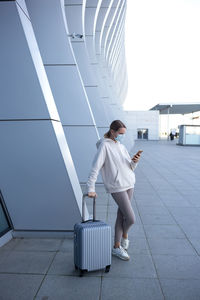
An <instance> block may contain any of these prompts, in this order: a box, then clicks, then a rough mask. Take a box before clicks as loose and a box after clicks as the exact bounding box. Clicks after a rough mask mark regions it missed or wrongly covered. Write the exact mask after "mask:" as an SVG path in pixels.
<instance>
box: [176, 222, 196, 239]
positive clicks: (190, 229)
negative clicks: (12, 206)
mask: <svg viewBox="0 0 200 300" xmlns="http://www.w3.org/2000/svg"><path fill="white" fill-rule="evenodd" d="M180 227H181V228H182V230H183V231H184V232H185V234H186V236H187V237H188V239H190V238H194V239H199V238H200V227H199V226H197V225H196V224H190V225H189V226H188V225H187V224H181V225H180Z"/></svg>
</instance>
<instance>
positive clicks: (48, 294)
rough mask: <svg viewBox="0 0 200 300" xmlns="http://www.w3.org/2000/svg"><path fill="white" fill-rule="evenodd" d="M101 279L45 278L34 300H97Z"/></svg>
mask: <svg viewBox="0 0 200 300" xmlns="http://www.w3.org/2000/svg"><path fill="white" fill-rule="evenodd" d="M100 286H101V278H98V277H84V276H83V277H73V276H55V275H48V276H46V278H45V280H44V282H43V284H42V287H41V288H40V290H39V292H38V294H37V297H36V298H35V299H36V300H47V299H48V300H64V299H66V300H68V299H69V300H83V299H91V300H99V295H100Z"/></svg>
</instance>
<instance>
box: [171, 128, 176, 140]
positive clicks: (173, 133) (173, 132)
mask: <svg viewBox="0 0 200 300" xmlns="http://www.w3.org/2000/svg"><path fill="white" fill-rule="evenodd" d="M175 134H176V130H175V129H172V130H171V132H170V135H169V136H170V139H171V141H173V140H174V137H175Z"/></svg>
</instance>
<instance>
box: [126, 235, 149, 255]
mask: <svg viewBox="0 0 200 300" xmlns="http://www.w3.org/2000/svg"><path fill="white" fill-rule="evenodd" d="M129 240H130V245H129V248H128V253H129V254H130V255H134V254H148V255H149V254H150V252H149V246H148V243H147V240H146V239H145V238H138V237H129Z"/></svg>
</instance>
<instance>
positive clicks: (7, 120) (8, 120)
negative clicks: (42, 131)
mask: <svg viewBox="0 0 200 300" xmlns="http://www.w3.org/2000/svg"><path fill="white" fill-rule="evenodd" d="M12 121H13V122H16V121H56V122H60V120H55V119H2V120H1V119H0V122H12Z"/></svg>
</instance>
